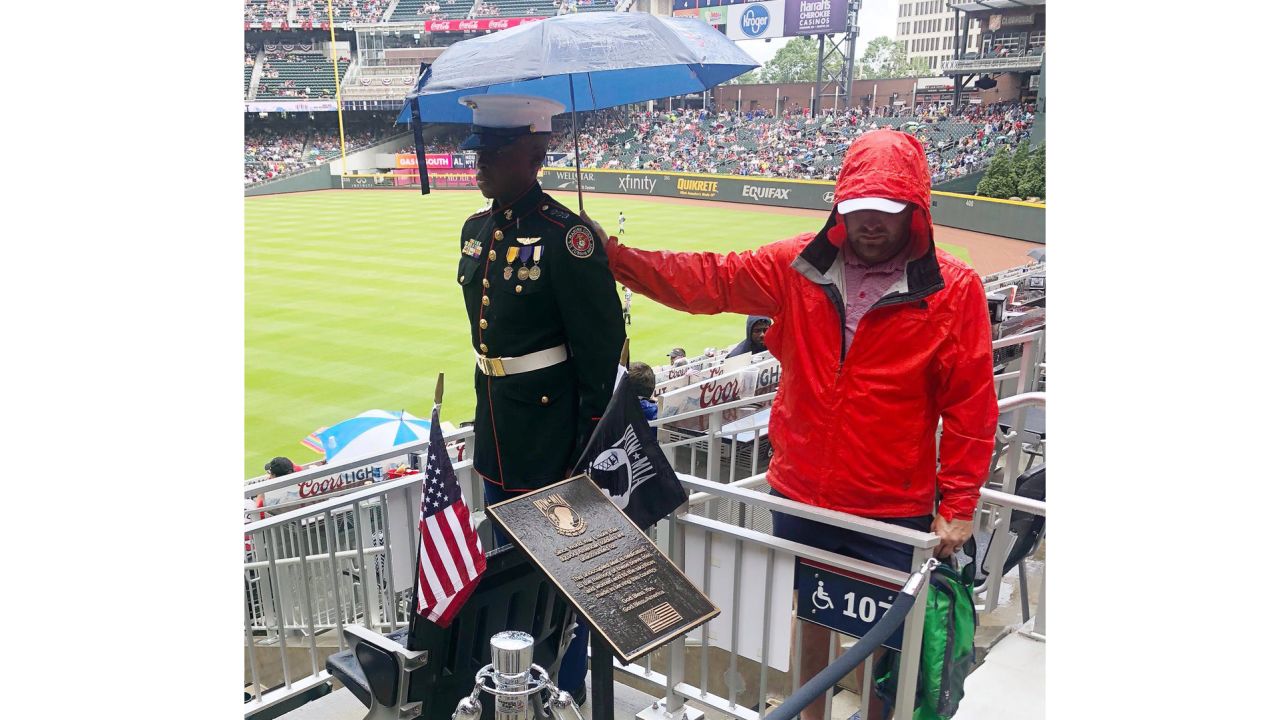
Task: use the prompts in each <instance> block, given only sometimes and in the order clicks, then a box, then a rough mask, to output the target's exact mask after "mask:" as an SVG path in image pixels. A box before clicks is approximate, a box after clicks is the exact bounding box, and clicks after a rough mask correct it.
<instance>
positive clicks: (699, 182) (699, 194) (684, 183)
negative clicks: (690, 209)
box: [676, 177, 720, 199]
mask: <svg viewBox="0 0 1280 720" xmlns="http://www.w3.org/2000/svg"><path fill="white" fill-rule="evenodd" d="M719 187H720V181H719V180H704V179H701V178H683V177H682V178H676V192H677V193H678V194H680V195H682V196H684V197H696V198H712V199H715V198H716V197H717V189H718V188H719Z"/></svg>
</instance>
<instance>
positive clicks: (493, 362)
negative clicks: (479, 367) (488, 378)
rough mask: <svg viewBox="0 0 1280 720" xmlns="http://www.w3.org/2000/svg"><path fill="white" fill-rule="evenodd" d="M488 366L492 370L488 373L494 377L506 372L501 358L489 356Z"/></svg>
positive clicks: (501, 375)
mask: <svg viewBox="0 0 1280 720" xmlns="http://www.w3.org/2000/svg"><path fill="white" fill-rule="evenodd" d="M489 367H490V368H491V369H492V370H493V372H491V373H489V374H490V375H493V376H494V377H503V376H504V375H506V374H507V371H506V369H505V368H503V367H502V358H489Z"/></svg>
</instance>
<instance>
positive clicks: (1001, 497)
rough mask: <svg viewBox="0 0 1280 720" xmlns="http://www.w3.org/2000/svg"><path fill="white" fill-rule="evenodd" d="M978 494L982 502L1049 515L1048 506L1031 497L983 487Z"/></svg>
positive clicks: (1045, 516) (1044, 515) (1044, 516)
mask: <svg viewBox="0 0 1280 720" xmlns="http://www.w3.org/2000/svg"><path fill="white" fill-rule="evenodd" d="M979 495H980V496H981V498H982V502H986V503H991V504H993V505H1003V506H1005V507H1010V508H1013V509H1014V510H1022V511H1023V512H1029V513H1031V514H1032V515H1039V516H1040V517H1042V518H1047V517H1048V516H1049V509H1048V508H1049V506H1048V504H1046V503H1045V501H1043V500H1033V499H1032V498H1025V497H1022V496H1021V495H1014V494H1013V493H1007V492H1003V491H1000V490H995V489H992V488H985V487H984V488H982V489H981V490H980V491H979Z"/></svg>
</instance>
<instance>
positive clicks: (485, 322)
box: [480, 318, 489, 330]
mask: <svg viewBox="0 0 1280 720" xmlns="http://www.w3.org/2000/svg"><path fill="white" fill-rule="evenodd" d="M480 329H481V330H488V329H489V321H488V320H485V319H484V318H480Z"/></svg>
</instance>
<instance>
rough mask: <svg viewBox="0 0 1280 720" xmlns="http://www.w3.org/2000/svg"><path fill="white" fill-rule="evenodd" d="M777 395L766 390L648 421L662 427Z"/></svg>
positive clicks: (775, 391)
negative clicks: (761, 392) (746, 396)
mask: <svg viewBox="0 0 1280 720" xmlns="http://www.w3.org/2000/svg"><path fill="white" fill-rule="evenodd" d="M777 396H778V391H777V390H774V391H773V392H767V393H764V394H763V395H753V396H751V397H748V398H741V399H739V400H734V401H733V402H727V403H721V404H719V405H711V406H710V407H705V408H699V409H697V410H690V411H689V412H683V413H680V414H678V415H669V416H667V417H662V418H658V419H657V420H651V421H650V422H649V426H650V427H662V426H663V425H666V424H669V423H673V422H680V421H681V420H689V419H690V418H696V417H699V416H702V415H707V414H709V413H713V412H719V411H721V410H733V409H735V408H740V407H743V406H745V405H756V404H759V403H765V402H772V401H773V399H774V398H775V397H777Z"/></svg>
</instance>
